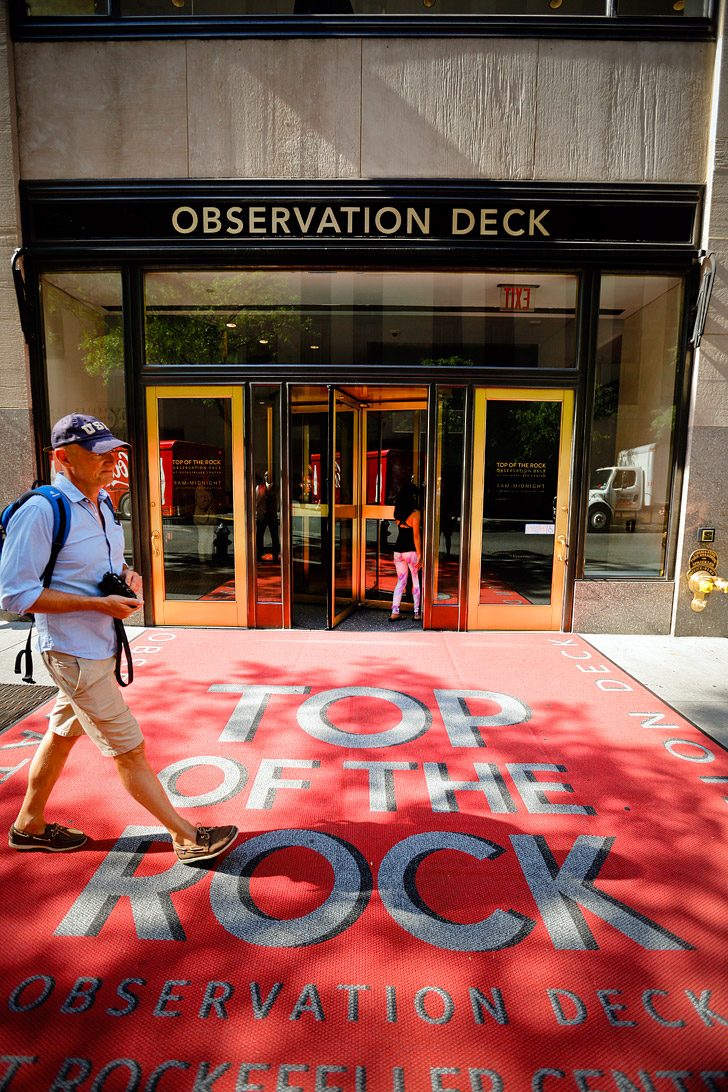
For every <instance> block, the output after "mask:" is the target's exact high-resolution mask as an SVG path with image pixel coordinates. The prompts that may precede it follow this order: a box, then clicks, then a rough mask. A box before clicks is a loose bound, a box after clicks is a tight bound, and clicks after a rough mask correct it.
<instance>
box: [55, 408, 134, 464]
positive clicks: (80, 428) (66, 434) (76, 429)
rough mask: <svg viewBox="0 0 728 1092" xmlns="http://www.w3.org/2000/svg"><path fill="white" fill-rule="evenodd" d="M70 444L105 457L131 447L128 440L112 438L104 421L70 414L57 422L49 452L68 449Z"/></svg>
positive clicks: (83, 414) (83, 415)
mask: <svg viewBox="0 0 728 1092" xmlns="http://www.w3.org/2000/svg"><path fill="white" fill-rule="evenodd" d="M69 444H78V445H79V447H85V448H86V450H87V451H92V452H93V453H94V454H95V455H103V454H105V453H106V452H107V451H114V450H115V449H116V448H117V447H129V444H128V443H127V442H126V440H119V439H117V437H116V436H112V434H111V430H110V429H109V428H107V426H106V425H105V424H104V422H103V421H99V419H98V417H92V416H91V415H90V414H88V413H69V414H67V416H66V417H61V419H60V421H56V423H55V425H54V426H53V431H52V432H51V444H50V448H49V449H48V450H49V451H55V449H56V448H57V447H68V445H69Z"/></svg>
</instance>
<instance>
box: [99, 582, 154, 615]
mask: <svg viewBox="0 0 728 1092" xmlns="http://www.w3.org/2000/svg"><path fill="white" fill-rule="evenodd" d="M129 587H131V585H129ZM96 602H97V603H98V609H99V610H100V611H101V613H102V614H110V615H111V617H112V618H121V620H122V622H123V621H124V619H125V618H128V617H129V615H130V614H133V613H134V611H135V610H138V609H139V607H141V606H143V605H144V601H143V600H142V599H127V598H126V596H123V595H103V596H101V597H100V598H99V599H97V601H96Z"/></svg>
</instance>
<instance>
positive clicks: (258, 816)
mask: <svg viewBox="0 0 728 1092" xmlns="http://www.w3.org/2000/svg"><path fill="white" fill-rule="evenodd" d="M133 647H134V651H135V658H136V661H137V669H136V677H135V681H134V684H133V686H131V687H130V688H129V690H128V691H127V695H128V700H129V703H130V705H131V706H132V708H133V710H134V711H135V713H136V715H137V716H138V717H139V720H140V722H141V724H142V727H143V728H144V731H145V735H146V737H147V746H148V753H149V756H150V759H151V761H152V764H153V765H154V767H155V769H158V770H160V771H161V777H162V780H163V782H164V784H165V786H166V788H167V791H168V792H169V793H170V795H171V796H172V799H173V800H174V801H175V803H176V805H178V806H179V807H180V809H181V810H184V811H185V814H186V815H188V817H189V818H191V819H192V820H193V821H195V822H205V823H217V822H229V821H232V822H235V823H236V824H237V825H238V826H239V828H240V831H241V833H240V837H239V838H238V840H237V842H236V843H235V845H234V847H233V848H232V850H231V851H229V852H228V853H227V854H226V856H225V857H224V858H222V859H220V860H218V861H216V862H213V863H212V864H211V866H210V867H198V868H192V867H188V866H184V865H181V864H179V863H177V862H176V861H175V858H174V857H173V855H172V853H171V848H170V845H169V839H168V836H167V835H166V834H164V832H161V831H159V830H157V829H155V827H154V825H153V823H152V821H151V820H150V818H149V817H148V816H147V815H146V813H144V812H143V811H142V810H141V809H139V808H138V806H137V805H135V804H134V803H133V802H132V801H130V800H128V799H127V798H126V796H125V795H124V794H123V792H122V791H121V788H120V786H119V785H118V782H117V781H116V778H115V774H114V770H113V764H112V763H110V762H109V761H108V760H104V759H103V758H102V757H101V756H100V755H99V754H98V753H97V752H96V750H95V748H94V747H93V745H92V744H91V743H90V742H89V741H87V740H82V741H81V742H79V744H78V745H77V746H76V748H75V749H74V751H73V753H72V756H71V759H70V762H69V766H68V769H67V771H66V773H65V775H64V778H63V780H62V782H61V783H60V784H59V786H58V788H57V792H56V795H55V798H54V799H53V801H52V816H53V818H54V819H58V820H59V821H61V822H67V823H70V824H73V825H76V826H82V827H83V829H85V830H86V831H87V832H88V833H89V835H90V839H91V840H90V841H89V843H88V845H87V846H86V847H84V849H83V850H81V851H79V852H77V853H75V854H73V855H71V854H64V855H58V856H49V855H41V854H16V853H13V852H12V851H10V850H9V849H7V850H5V851H3V853H2V854H1V855H0V874H1V876H2V891H3V904H2V916H3V936H4V944H3V947H4V955H3V973H2V988H1V996H0V1011H1V1012H2V1018H1V1020H2V1029H1V1036H2V1038H1V1040H0V1047H1V1050H0V1054H1V1055H2V1059H3V1060H2V1063H1V1064H0V1090H2V1092H4V1090H5V1089H10V1090H11V1092H17V1090H26V1089H27V1090H32V1092H46V1090H49V1092H66V1090H70V1089H80V1090H81V1092H101V1090H103V1092H155V1090H158V1092H206V1090H208V1089H210V1090H212V1092H258V1090H261V1092H282V1090H284V1089H294V1090H303V1092H323V1090H325V1089H328V1090H329V1092H331V1090H339V1092H390V1090H393V1092H432V1090H434V1092H672V1090H678V1092H728V956H727V953H728V912H727V910H726V880H727V878H728V855H727V854H726V844H727V842H728V838H727V835H728V802H727V800H726V797H728V753H726V751H725V750H723V749H722V748H721V747H720V746H719V745H718V744H717V743H715V742H714V741H712V740H711V739H710V738H709V737H707V736H705V735H703V734H702V733H701V732H700V731H699V730H698V729H697V728H695V727H693V726H692V725H690V724H689V723H688V722H687V721H685V720H684V719H683V718H681V717H680V716H679V715H678V714H677V713H675V712H674V711H673V710H671V709H670V708H669V707H668V706H666V705H665V704H664V703H663V702H662V701H660V700H659V699H658V698H656V697H655V696H654V695H652V694H651V693H650V692H649V691H647V690H646V689H645V688H644V687H642V686H641V685H640V684H639V683H638V682H636V681H635V680H634V679H632V678H630V676H628V675H626V674H625V673H624V672H622V671H621V670H619V669H618V668H617V667H616V666H614V665H613V664H611V663H610V662H609V660H607V659H605V658H604V657H603V656H602V655H601V654H600V653H599V652H597V651H596V650H595V649H594V648H592V647H591V646H590V645H589V644H588V643H587V642H586V641H585V640H583V639H582V638H580V637H575V636H569V635H561V634H553V633H548V634H545V633H542V634H525V633H523V634H519V633H515V634H513V633H511V634H494V633H485V634H459V635H456V634H440V633H417V632H406V633H404V632H403V633H400V634H389V633H387V634H384V635H381V636H380V635H374V634H342V633H321V632H298V631H292V632H286V633H281V632H260V631H258V632H243V631H230V632H228V631H221V630H217V631H214V630H207V631H195V630H151V631H149V632H148V633H146V634H144V635H143V636H142V637H139V638H137V639H136V640H135V641H134V642H133ZM47 712H48V707H46V708H45V709H42V710H39V711H38V712H37V713H36V714H34V715H33V716H31V717H29V718H26V720H24V721H23V722H21V723H20V724H19V725H17V726H16V727H15V728H13V729H12V730H10V731H8V732H7V733H5V734H4V735H3V736H2V740H1V744H0V745H1V746H2V748H3V750H2V752H1V754H2V760H1V764H2V767H3V772H2V773H0V777H2V778H3V780H2V782H1V783H0V806H1V807H2V821H3V822H4V823H5V828H6V829H7V827H8V826H9V825H10V823H11V821H12V820H13V818H14V816H15V813H16V811H17V807H18V804H19V801H20V799H21V797H22V794H23V792H24V789H25V784H26V779H27V769H26V767H27V763H28V760H29V759H30V758H31V756H32V753H33V747H34V746H35V745H37V733H41V732H42V731H44V728H45V723H46V722H45V719H44V716H45V715H47ZM49 814H51V812H50V811H49Z"/></svg>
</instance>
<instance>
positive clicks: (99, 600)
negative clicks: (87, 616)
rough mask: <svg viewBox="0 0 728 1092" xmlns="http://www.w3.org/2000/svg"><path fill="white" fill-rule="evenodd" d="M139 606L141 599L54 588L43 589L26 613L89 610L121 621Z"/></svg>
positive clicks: (58, 612)
mask: <svg viewBox="0 0 728 1092" xmlns="http://www.w3.org/2000/svg"><path fill="white" fill-rule="evenodd" d="M129 571H130V572H131V570H129ZM129 586H130V587H131V585H129ZM141 606H142V600H141V599H127V598H126V596H123V595H75V594H73V593H71V592H62V591H56V590H55V589H54V588H44V589H43V591H42V592H41V593H40V595H39V596H38V598H37V599H36V601H35V603H33V605H32V606H31V607H27V608H26V613H28V614H69V613H71V611H77V610H91V611H97V612H98V613H99V614H109V615H111V617H112V618H121V619H122V621H123V619H124V618H128V617H129V615H130V614H132V613H133V612H134V611H135V610H137V609H138V608H139V607H141Z"/></svg>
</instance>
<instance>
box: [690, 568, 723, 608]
mask: <svg viewBox="0 0 728 1092" xmlns="http://www.w3.org/2000/svg"><path fill="white" fill-rule="evenodd" d="M688 584H689V586H690V591H691V592H692V593H693V600H692V602H691V604H690V606H691V607H692V608H693V610H695V611H701V610H705V607H706V604H707V599H706V598H705V597H706V595H709V594H710V592H712V591H722V592H726V594H728V580H723V579H722V578H721V577H720V576H714V575H713V574H712V573H708V572H705V570H704V569H698V571H697V572H696V573H690V574H688Z"/></svg>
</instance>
